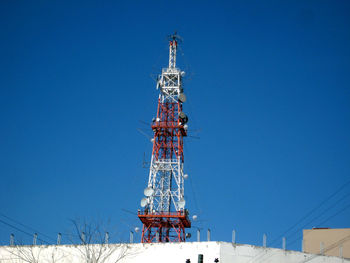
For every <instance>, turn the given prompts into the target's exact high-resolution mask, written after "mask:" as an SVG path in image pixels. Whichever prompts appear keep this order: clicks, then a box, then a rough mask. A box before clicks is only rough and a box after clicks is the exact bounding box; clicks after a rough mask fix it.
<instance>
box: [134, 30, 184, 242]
mask: <svg viewBox="0 0 350 263" xmlns="http://www.w3.org/2000/svg"><path fill="white" fill-rule="evenodd" d="M168 40H169V65H168V67H167V68H163V69H162V72H161V74H160V75H159V76H158V78H157V83H156V89H157V90H159V97H158V107H157V115H156V117H155V118H153V120H152V124H151V128H152V131H153V133H154V136H153V139H152V140H151V142H152V143H153V148H152V156H151V162H150V167H149V169H150V170H149V177H148V184H147V188H145V189H144V195H145V197H144V198H143V199H142V200H141V207H142V208H144V211H141V210H139V212H138V217H139V219H140V220H141V222H142V223H143V229H142V235H141V242H142V243H151V242H184V241H186V233H185V228H190V227H191V221H190V219H189V217H188V211H187V210H186V209H185V205H186V201H185V198H184V195H185V187H184V181H185V179H186V178H188V175H187V174H184V150H183V138H184V137H186V136H187V130H188V124H187V122H188V116H187V115H186V114H185V112H184V111H183V103H185V102H186V95H185V94H184V92H183V84H182V79H183V77H184V75H185V72H184V71H181V70H180V69H179V68H177V67H176V52H177V48H178V44H179V43H181V42H182V38H181V37H180V36H179V35H178V34H177V32H176V31H175V32H174V34H172V35H169V36H168Z"/></svg>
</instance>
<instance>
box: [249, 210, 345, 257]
mask: <svg viewBox="0 0 350 263" xmlns="http://www.w3.org/2000/svg"><path fill="white" fill-rule="evenodd" d="M349 207H350V204H348V205H347V206H345V207H344V208H342V209H341V210H339V211H337V212H336V213H334V214H333V215H331V216H329V217H328V218H327V219H325V220H323V221H322V222H321V223H320V224H319V225H321V224H324V223H325V222H327V221H328V220H330V219H332V218H333V217H335V216H337V215H338V214H340V213H341V212H343V211H345V210H346V209H348V208H349ZM310 233H311V232H309V233H307V234H306V235H305V236H307V235H308V234H310ZM305 236H304V237H305ZM349 236H350V235H349ZM298 240H299V238H296V239H294V240H293V241H292V242H289V243H288V245H291V244H294V243H295V242H296V241H298ZM328 250H329V249H328ZM328 250H325V252H326V251H328ZM260 254H262V253H260ZM273 255H274V254H272V255H269V256H268V257H267V258H265V259H263V257H264V256H265V254H264V255H263V256H262V257H260V258H261V260H260V258H257V259H256V260H259V262H264V261H266V260H268V259H269V258H271V257H272V256H273ZM258 256H259V255H258ZM256 260H254V261H256ZM305 262H306V261H305Z"/></svg>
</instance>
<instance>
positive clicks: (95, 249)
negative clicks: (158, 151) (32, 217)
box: [0, 242, 350, 263]
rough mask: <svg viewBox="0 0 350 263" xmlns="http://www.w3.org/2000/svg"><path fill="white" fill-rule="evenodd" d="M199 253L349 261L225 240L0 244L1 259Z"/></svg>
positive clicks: (240, 260) (150, 258)
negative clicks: (149, 242)
mask: <svg viewBox="0 0 350 263" xmlns="http://www.w3.org/2000/svg"><path fill="white" fill-rule="evenodd" d="M199 254H202V255H203V258H204V260H203V263H209V262H215V261H214V260H215V259H216V258H217V259H218V260H219V261H218V262H223V263H255V262H259V263H306V262H311V263H347V262H348V263H350V259H343V258H340V257H334V256H322V255H318V254H309V253H303V252H298V251H290V250H283V249H277V248H266V247H257V246H251V245H240V244H233V243H228V242H186V243H152V244H141V243H134V244H109V245H84V246H83V245H57V246H56V245H50V246H2V247H0V262H1V263H7V262H8V263H10V262H11V263H19V262H38V263H41V262H45V263H46V262H47V263H49V262H51V263H68V262H69V263H75V262H76V263H78V262H91V263H98V262H104V263H114V262H120V263H136V262H137V263H140V262H152V263H165V262H166V263H185V262H186V260H187V259H190V262H191V263H197V262H198V255H199ZM89 259H90V260H89Z"/></svg>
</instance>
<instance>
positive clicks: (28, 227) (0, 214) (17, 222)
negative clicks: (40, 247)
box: [0, 212, 56, 242]
mask: <svg viewBox="0 0 350 263" xmlns="http://www.w3.org/2000/svg"><path fill="white" fill-rule="evenodd" d="M0 216H2V217H5V218H7V219H9V220H11V221H12V222H14V223H16V224H18V225H20V226H23V227H25V228H27V229H30V230H31V231H34V232H35V233H38V234H40V235H42V236H44V237H47V238H48V239H50V240H52V241H54V242H56V240H55V239H53V238H51V237H50V236H48V235H45V234H44V233H42V232H40V231H38V230H36V229H34V228H32V227H30V226H27V225H25V224H22V223H21V222H19V221H17V220H15V219H13V218H11V217H9V216H7V215H4V214H3V213H1V212H0Z"/></svg>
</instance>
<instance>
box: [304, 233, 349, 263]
mask: <svg viewBox="0 0 350 263" xmlns="http://www.w3.org/2000/svg"><path fill="white" fill-rule="evenodd" d="M303 252H306V253H313V254H324V255H328V256H336V257H344V258H350V228H338V229H331V228H313V229H304V230H303Z"/></svg>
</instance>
